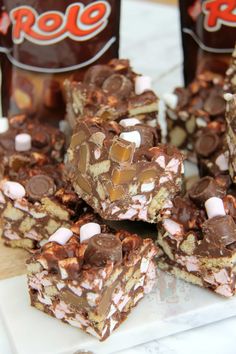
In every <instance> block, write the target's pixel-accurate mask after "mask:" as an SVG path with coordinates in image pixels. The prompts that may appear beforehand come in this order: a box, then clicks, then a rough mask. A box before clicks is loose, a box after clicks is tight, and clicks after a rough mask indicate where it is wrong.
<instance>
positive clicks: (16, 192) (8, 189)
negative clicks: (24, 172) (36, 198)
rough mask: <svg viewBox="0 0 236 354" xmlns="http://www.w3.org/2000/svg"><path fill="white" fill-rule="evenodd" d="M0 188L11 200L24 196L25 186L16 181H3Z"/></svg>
mask: <svg viewBox="0 0 236 354" xmlns="http://www.w3.org/2000/svg"><path fill="white" fill-rule="evenodd" d="M2 190H3V193H4V194H5V195H6V196H7V197H9V198H11V199H12V200H17V199H21V198H24V196H25V194H26V192H25V188H24V187H23V186H22V185H21V184H20V183H17V182H11V181H7V182H5V183H4V184H3V186H2Z"/></svg>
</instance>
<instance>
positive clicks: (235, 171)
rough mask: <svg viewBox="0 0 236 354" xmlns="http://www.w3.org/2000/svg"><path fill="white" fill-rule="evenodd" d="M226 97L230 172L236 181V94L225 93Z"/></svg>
mask: <svg viewBox="0 0 236 354" xmlns="http://www.w3.org/2000/svg"><path fill="white" fill-rule="evenodd" d="M225 98H226V99H227V110H226V122H227V132H226V139H227V144H228V150H229V172H230V176H231V178H232V180H233V182H234V183H236V126H235V120H236V95H232V94H225Z"/></svg>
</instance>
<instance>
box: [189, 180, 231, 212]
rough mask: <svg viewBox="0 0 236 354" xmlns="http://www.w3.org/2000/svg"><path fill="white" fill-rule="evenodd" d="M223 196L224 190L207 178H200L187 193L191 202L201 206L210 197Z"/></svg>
mask: <svg viewBox="0 0 236 354" xmlns="http://www.w3.org/2000/svg"><path fill="white" fill-rule="evenodd" d="M224 195H225V192H224V190H223V189H222V188H221V187H220V186H219V185H218V184H217V182H216V181H215V180H214V178H212V177H209V176H207V177H203V178H201V179H200V181H198V182H197V183H196V184H195V185H194V186H193V187H192V188H191V190H190V191H189V196H190V198H191V199H192V201H194V202H195V203H196V204H198V205H201V206H203V205H204V203H205V201H206V200H207V199H209V198H211V197H219V198H222V197H223V196H224Z"/></svg>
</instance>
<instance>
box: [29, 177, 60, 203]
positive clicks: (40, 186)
mask: <svg viewBox="0 0 236 354" xmlns="http://www.w3.org/2000/svg"><path fill="white" fill-rule="evenodd" d="M55 189H56V188H55V183H54V181H53V179H52V178H51V177H49V176H46V175H37V176H34V177H31V178H30V180H29V181H28V182H27V184H26V192H27V194H28V196H29V198H30V199H32V200H40V199H41V198H43V197H49V196H52V195H53V193H54V192H55Z"/></svg>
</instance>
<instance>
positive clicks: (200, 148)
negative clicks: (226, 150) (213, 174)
mask: <svg viewBox="0 0 236 354" xmlns="http://www.w3.org/2000/svg"><path fill="white" fill-rule="evenodd" d="M219 143H220V139H219V137H218V135H217V134H215V133H212V132H209V133H204V134H202V135H201V136H200V137H199V138H198V139H197V141H196V143H195V150H196V152H197V154H199V155H201V156H203V157H208V156H210V155H211V154H213V153H214V152H215V151H216V150H217V148H218V147H219Z"/></svg>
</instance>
